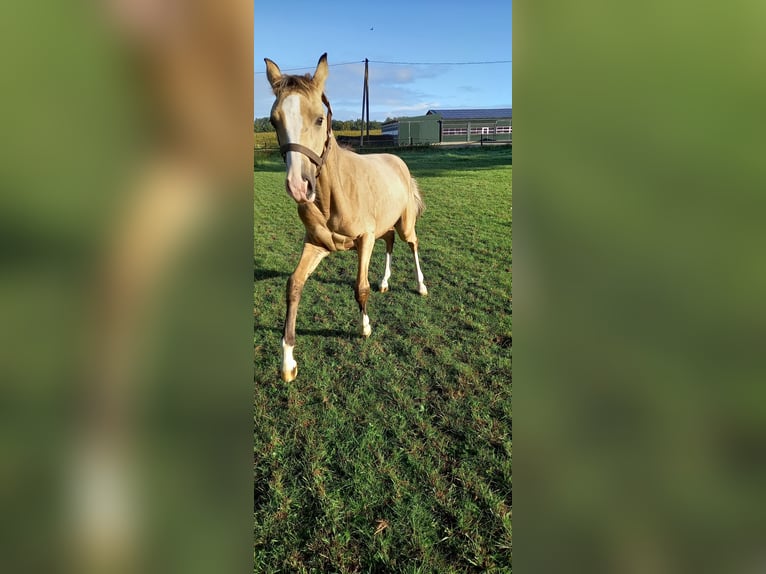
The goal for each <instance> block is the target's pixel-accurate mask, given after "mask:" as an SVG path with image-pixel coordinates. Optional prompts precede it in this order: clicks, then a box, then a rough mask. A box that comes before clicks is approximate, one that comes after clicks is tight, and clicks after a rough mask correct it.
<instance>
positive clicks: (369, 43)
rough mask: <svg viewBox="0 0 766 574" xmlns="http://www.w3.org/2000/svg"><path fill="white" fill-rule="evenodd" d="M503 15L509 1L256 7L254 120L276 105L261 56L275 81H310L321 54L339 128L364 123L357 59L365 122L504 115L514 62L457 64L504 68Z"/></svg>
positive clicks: (302, 2)
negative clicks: (274, 70)
mask: <svg viewBox="0 0 766 574" xmlns="http://www.w3.org/2000/svg"><path fill="white" fill-rule="evenodd" d="M511 8H512V0H469V1H467V2H447V1H445V0H441V1H434V0H409V1H403V0H378V1H369V0H356V1H354V2H351V1H349V0H324V1H323V2H319V1H316V0H314V1H307V0H290V1H289V2H285V3H282V2H275V1H274V0H270V1H269V0H254V31H255V33H254V43H253V47H254V66H255V69H254V72H255V73H254V95H255V98H254V109H253V112H254V113H253V116H254V117H265V116H268V115H269V112H270V110H271V105H272V104H273V103H274V96H273V94H272V92H271V88H270V86H269V83H268V80H267V79H266V73H265V69H266V67H265V64H264V61H263V59H264V58H269V59H271V60H273V61H274V62H276V64H277V65H278V66H279V67H280V69H281V70H282V71H283V73H290V74H305V73H311V74H313V73H314V70H315V69H316V64H317V61H318V60H319V57H320V56H321V55H322V54H323V53H324V52H327V61H328V63H329V65H330V75H329V77H328V79H327V84H326V86H325V93H326V94H327V97H328V98H329V100H330V103H331V104H332V108H333V117H334V118H335V119H338V120H354V119H356V118H361V117H362V91H363V86H364V59H365V58H368V59H369V60H370V63H369V94H370V120H373V121H374V120H377V121H383V120H385V119H386V118H387V117H399V116H416V115H422V114H425V113H426V112H427V111H428V110H429V109H438V108H447V109H451V108H510V107H512V105H513V89H512V88H513V80H512V75H513V64H512V63H510V62H509V63H499V64H480V65H472V64H463V65H460V64H456V63H457V62H496V61H502V60H505V61H507V60H512V59H513V57H512V48H511V39H512V33H511V28H512V25H511V24H512V16H511ZM381 62H402V63H403V64H388V63H381ZM437 63H450V64H449V65H437ZM294 68H299V69H294Z"/></svg>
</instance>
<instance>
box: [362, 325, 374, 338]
mask: <svg viewBox="0 0 766 574" xmlns="http://www.w3.org/2000/svg"><path fill="white" fill-rule="evenodd" d="M370 335H372V327H370V326H369V325H365V326H364V327H362V337H365V338H367V337H369V336H370Z"/></svg>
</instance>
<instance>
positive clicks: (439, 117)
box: [381, 108, 513, 145]
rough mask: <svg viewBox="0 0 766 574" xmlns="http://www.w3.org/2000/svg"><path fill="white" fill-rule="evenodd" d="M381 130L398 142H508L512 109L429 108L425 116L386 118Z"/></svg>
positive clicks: (510, 131) (510, 134) (510, 133)
mask: <svg viewBox="0 0 766 574" xmlns="http://www.w3.org/2000/svg"><path fill="white" fill-rule="evenodd" d="M381 131H382V133H383V134H386V135H390V136H393V137H394V138H395V139H396V141H397V142H398V145H418V144H436V143H460V142H474V141H476V142H477V141H497V142H510V141H511V139H512V135H513V127H512V109H511V108H495V109H464V110H428V112H427V113H426V115H424V116H414V117H410V118H399V119H397V120H390V121H387V122H385V123H384V124H383V126H382V130H381Z"/></svg>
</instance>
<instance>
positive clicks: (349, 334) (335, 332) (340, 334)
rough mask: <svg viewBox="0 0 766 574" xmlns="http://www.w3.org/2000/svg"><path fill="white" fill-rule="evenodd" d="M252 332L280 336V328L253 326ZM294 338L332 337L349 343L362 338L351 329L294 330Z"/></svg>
mask: <svg viewBox="0 0 766 574" xmlns="http://www.w3.org/2000/svg"><path fill="white" fill-rule="evenodd" d="M253 331H263V332H269V331H270V332H272V333H276V334H278V335H282V328H281V327H271V326H267V325H255V324H254V325H253ZM295 335H296V337H334V338H336V339H346V340H347V341H351V340H354V339H361V338H362V336H361V335H359V333H357V332H355V331H354V330H353V329H350V330H349V329H305V328H304V329H301V328H296V329H295Z"/></svg>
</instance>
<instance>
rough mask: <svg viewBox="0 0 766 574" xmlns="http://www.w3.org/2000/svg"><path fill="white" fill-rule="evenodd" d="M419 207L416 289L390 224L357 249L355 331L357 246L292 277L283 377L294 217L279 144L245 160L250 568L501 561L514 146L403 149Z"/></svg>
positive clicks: (295, 249)
mask: <svg viewBox="0 0 766 574" xmlns="http://www.w3.org/2000/svg"><path fill="white" fill-rule="evenodd" d="M402 157H403V158H404V159H405V161H406V162H407V163H408V165H409V166H410V169H411V171H412V173H413V175H414V176H415V177H416V178H417V179H418V182H419V184H420V188H421V190H422V193H423V197H424V199H425V202H426V206H427V208H426V211H425V213H424V214H423V217H422V218H421V219H420V221H419V223H418V226H417V231H418V236H419V239H420V256H421V264H422V267H423V273H424V275H425V278H426V284H427V285H428V289H429V295H428V297H420V296H419V295H418V294H417V293H416V291H415V287H416V282H415V279H414V269H413V267H414V266H413V264H412V258H411V255H410V251H409V249H408V248H407V246H406V245H405V244H404V243H403V242H402V241H400V240H399V238H398V237H397V240H396V244H395V247H394V255H393V263H392V272H393V273H392V276H391V279H390V281H389V283H390V288H391V290H390V291H389V292H388V293H379V292H378V291H377V283H378V282H379V280H380V278H381V276H382V273H383V267H384V251H385V250H384V245H383V242H382V241H379V242H377V244H376V247H375V251H374V253H373V257H372V262H371V264H370V283H371V286H372V293H371V294H370V299H369V302H368V312H369V315H370V321H371V324H372V335H371V336H370V337H369V339H366V340H365V339H362V338H361V337H360V336H358V335H357V320H358V317H357V306H356V302H355V301H354V296H353V282H354V278H355V276H356V252H353V251H351V252H344V253H334V254H331V255H330V256H329V257H327V258H326V259H325V260H324V261H323V262H322V263H321V265H320V266H319V268H318V269H317V270H316V272H315V273H314V274H313V275H312V276H311V278H310V279H309V281H308V282H307V284H306V287H305V289H304V291H303V297H302V300H301V305H300V309H299V312H298V323H297V343H296V348H295V352H296V359H297V361H298V378H297V379H296V380H295V381H293V382H292V383H289V384H285V383H283V382H281V380H280V378H279V363H280V355H279V351H280V339H281V331H282V324H283V320H284V312H285V302H284V291H285V283H286V281H287V278H288V275H289V274H290V273H291V272H292V270H293V268H294V266H295V264H296V262H297V260H298V256H299V254H300V249H301V240H302V236H303V226H302V225H301V223H300V220H299V219H298V216H297V213H296V210H295V205H294V203H293V201H292V200H291V199H290V198H289V197H288V196H287V194H286V193H285V191H284V164H283V163H282V161H281V158H280V157H279V156H278V155H275V156H273V157H272V158H266V159H262V160H260V161H259V163H258V166H257V169H256V172H255V193H254V202H255V221H254V229H255V242H254V301H253V302H254V364H255V381H254V382H255V389H254V451H253V456H254V540H255V542H254V560H255V565H254V571H255V572H257V573H261V572H338V573H346V572H349V573H350V572H402V573H404V572H406V573H426V572H429V573H439V574H442V573H458V572H460V573H462V572H493V571H494V572H510V571H511V552H512V550H511V549H512V526H511V522H512V510H511V509H512V494H511V491H512V488H511V485H512V479H511V459H512V457H511V444H512V423H511V420H512V408H511V402H512V401H511V395H512V391H511V358H512V344H511V341H512V339H511V337H512V321H511V307H512V300H511V275H512V269H511V264H512V257H511V220H512V210H511V204H512V202H511V188H512V184H511V179H512V178H511V174H512V167H511V149H510V148H506V147H503V148H478V149H477V148H473V149H454V150H428V151H412V152H403V153H402Z"/></svg>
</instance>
